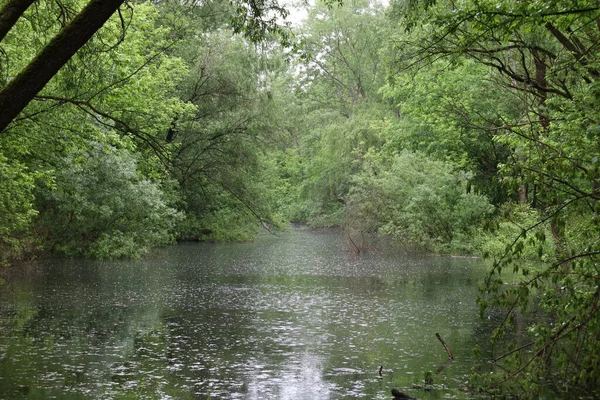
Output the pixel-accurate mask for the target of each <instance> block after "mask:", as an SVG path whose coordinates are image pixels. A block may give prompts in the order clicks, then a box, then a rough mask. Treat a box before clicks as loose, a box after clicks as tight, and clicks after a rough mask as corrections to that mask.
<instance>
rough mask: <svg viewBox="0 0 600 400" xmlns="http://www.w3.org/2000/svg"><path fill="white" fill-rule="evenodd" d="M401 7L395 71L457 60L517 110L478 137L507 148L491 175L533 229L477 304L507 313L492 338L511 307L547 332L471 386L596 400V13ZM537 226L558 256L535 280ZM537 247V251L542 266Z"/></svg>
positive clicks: (591, 7)
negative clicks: (481, 70)
mask: <svg viewBox="0 0 600 400" xmlns="http://www.w3.org/2000/svg"><path fill="white" fill-rule="evenodd" d="M400 4H401V3H397V6H400ZM409 5H410V6H412V7H411V8H410V9H409V12H408V13H406V14H405V15H406V16H407V17H405V18H403V20H402V29H403V30H404V29H408V30H409V33H402V35H403V39H400V40H398V41H397V43H398V47H397V49H398V50H399V52H398V54H400V55H401V56H400V58H399V59H398V65H404V66H409V67H416V66H419V65H423V63H430V62H432V60H435V59H452V60H454V59H457V58H461V57H466V58H468V59H470V60H473V61H474V62H476V63H478V64H480V65H483V66H487V67H489V68H490V71H493V72H494V73H495V75H494V77H495V81H496V87H497V89H496V90H499V91H502V93H504V94H505V95H506V96H510V97H513V98H514V99H515V101H516V102H519V103H520V104H521V106H520V107H519V108H520V109H521V112H520V113H517V114H516V115H513V116H512V117H511V118H500V119H497V120H488V121H485V122H484V123H483V124H481V126H480V127H479V129H480V130H481V131H482V132H493V133H494V140H496V141H498V142H501V143H504V144H506V145H508V146H509V148H510V149H511V150H512V152H511V154H510V155H509V158H508V160H507V162H506V163H505V164H503V165H500V174H501V177H502V179H503V180H504V181H505V182H506V183H507V184H508V185H507V187H509V188H511V189H512V191H513V193H517V192H519V191H520V192H521V195H522V194H523V188H524V185H525V186H526V187H528V188H530V192H531V193H530V195H529V196H527V197H526V199H527V200H528V201H530V202H531V203H532V204H533V205H534V206H535V207H537V209H538V210H539V220H538V221H537V222H536V223H535V224H533V225H532V226H529V227H524V228H523V229H522V230H521V233H520V235H519V236H518V237H517V238H515V240H514V242H513V243H512V245H510V246H508V247H507V249H506V251H505V253H504V255H503V256H502V257H500V258H499V259H496V260H495V262H494V267H493V269H492V271H491V273H490V276H489V278H488V280H487V282H486V285H485V287H484V288H483V289H482V296H481V299H480V304H481V306H482V310H486V309H488V308H489V307H490V306H491V305H502V306H505V307H506V310H507V311H506V317H505V318H504V320H503V321H504V322H503V323H502V325H501V326H500V327H499V329H498V330H497V331H496V336H495V339H499V338H501V337H502V336H503V334H505V333H506V332H507V331H509V330H510V329H511V327H512V325H511V323H512V321H514V320H515V314H516V313H517V312H518V310H519V309H521V310H524V309H527V307H528V306H530V305H531V304H532V303H534V304H535V306H537V307H539V309H541V310H543V311H546V312H547V315H546V318H548V320H549V321H550V324H548V323H546V322H545V323H535V324H532V325H531V326H530V328H529V331H530V333H532V334H534V336H533V338H532V339H533V344H532V345H530V346H525V347H522V348H519V349H514V350H515V351H514V352H512V351H511V352H509V350H511V349H510V348H509V349H505V350H506V352H505V354H506V356H500V357H497V356H496V355H492V357H493V358H494V359H495V360H496V361H500V360H502V362H503V363H506V365H505V368H506V372H504V373H493V374H486V373H484V374H482V376H479V377H478V378H477V380H476V381H475V382H480V383H485V385H484V386H485V387H486V388H487V389H488V390H498V389H499V388H501V387H505V388H507V389H508V390H512V391H519V392H520V393H521V394H522V395H524V396H532V397H535V396H537V394H538V393H539V392H538V390H539V384H540V382H542V381H544V382H546V383H547V386H550V388H551V389H553V390H555V391H556V392H558V393H563V392H564V391H566V390H569V391H571V390H581V391H583V392H585V393H586V394H587V395H590V394H592V395H593V394H596V395H597V393H598V391H599V390H600V389H599V388H600V383H599V382H598V380H597V377H598V376H599V375H600V374H599V372H598V368H597V363H596V362H595V360H596V359H597V357H598V349H597V348H595V345H594V344H593V342H594V339H592V338H594V337H596V336H597V334H598V332H599V330H600V326H599V324H598V318H597V314H598V302H599V298H600V292H599V291H598V286H597V280H598V271H597V264H598V261H599V258H598V257H599V255H600V249H599V248H598V242H597V239H596V238H597V236H598V233H599V232H600V229H599V226H598V223H597V221H598V212H599V210H600V205H599V202H598V200H599V199H600V198H599V196H598V190H597V188H598V183H597V182H598V179H599V169H598V167H597V159H596V155H597V154H598V153H599V150H600V149H599V147H598V146H599V143H600V140H599V139H600V138H599V137H598V130H597V129H596V127H597V113H596V111H595V110H597V108H598V104H597V97H596V94H597V89H598V66H599V65H600V63H599V61H600V59H598V57H597V54H598V52H597V50H596V49H597V44H598V37H599V34H600V33H599V30H598V25H597V24H596V21H597V20H598V18H599V17H600V8H599V7H598V4H597V2H594V1H543V2H542V1H529V2H513V1H500V2H498V1H462V2H460V4H455V2H449V3H446V2H435V1H433V2H432V1H427V2H409ZM424 9H426V11H427V12H426V13H425V12H423V10H424ZM521 197H522V198H524V196H521ZM546 222H549V224H550V231H551V234H552V237H553V240H554V241H555V246H551V247H550V248H554V249H556V254H552V255H550V256H551V258H553V260H554V261H553V262H552V263H550V264H549V265H547V266H545V267H544V268H541V269H540V270H538V271H535V272H533V271H531V269H530V268H528V267H527V266H526V265H524V264H523V263H521V262H518V261H517V260H518V258H519V257H520V256H521V255H522V254H523V250H524V248H525V247H526V246H525V244H526V242H532V243H540V242H541V244H543V242H544V240H545V235H544V233H543V231H540V230H537V229H536V228H537V227H539V226H541V225H542V224H544V223H546ZM536 230H537V233H536V234H535V235H534V234H533V233H534V232H536ZM545 248H546V247H544V246H542V245H540V252H541V253H542V254H540V256H543V252H544V249H545ZM507 266H510V267H511V268H512V269H513V271H514V273H516V274H520V276H521V282H520V283H519V284H518V285H516V286H512V287H510V286H509V287H507V286H506V285H504V284H503V283H504V278H503V275H501V272H502V270H503V268H505V267H507ZM532 293H535V296H533V295H531V294H532ZM536 298H538V299H539V302H536V301H535V299H536ZM496 348H498V347H496ZM508 355H510V357H508Z"/></svg>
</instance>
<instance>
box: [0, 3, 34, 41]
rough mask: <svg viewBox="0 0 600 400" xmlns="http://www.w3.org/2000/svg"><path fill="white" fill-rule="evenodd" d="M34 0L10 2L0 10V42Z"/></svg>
mask: <svg viewBox="0 0 600 400" xmlns="http://www.w3.org/2000/svg"><path fill="white" fill-rule="evenodd" d="M34 1H35V0H11V1H9V2H8V3H6V4H5V5H4V7H2V10H0V42H1V41H2V40H4V37H5V36H6V34H7V33H8V31H10V30H11V28H12V27H13V26H14V25H15V24H16V23H17V21H18V20H19V18H21V15H23V13H24V12H25V11H26V10H27V9H28V8H29V6H30V5H32V4H33V3H34Z"/></svg>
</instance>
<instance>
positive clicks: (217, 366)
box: [0, 229, 488, 400]
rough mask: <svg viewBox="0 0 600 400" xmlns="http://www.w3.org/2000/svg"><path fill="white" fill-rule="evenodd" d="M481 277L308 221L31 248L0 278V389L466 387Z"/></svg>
mask: <svg viewBox="0 0 600 400" xmlns="http://www.w3.org/2000/svg"><path fill="white" fill-rule="evenodd" d="M484 275H485V266H484V265H483V262H482V261H481V260H478V259H472V258H457V257H441V256H408V255H403V254H401V253H395V252H384V251H373V252H370V253H367V254H358V255H357V254H354V253H352V252H349V251H347V243H346V239H345V237H344V236H343V234H341V233H340V232H337V231H311V230H307V229H293V230H292V231H290V232H286V233H282V234H280V235H278V236H273V235H268V234H264V235H260V236H259V237H258V238H257V240H256V241H254V242H251V243H230V244H210V243H186V244H180V245H177V246H172V247H169V248H166V249H163V250H161V251H159V252H157V253H156V254H154V255H152V256H151V257H149V258H147V259H144V260H135V261H131V260H129V261H89V260H57V261H48V262H43V263H40V264H39V265H37V266H36V267H30V268H29V269H28V270H27V271H24V272H22V273H21V274H19V275H18V276H15V277H12V278H11V279H7V282H5V283H4V285H3V286H1V287H0V398H2V399H19V398H29V399H47V398H61V399H88V398H93V399H109V398H110V399H113V398H114V399H117V398H118V399H266V400H270V399H275V400H276V399H290V400H291V399H294V400H296V399H299V400H302V399H306V400H318V399H323V400H325V399H369V400H372V399H390V398H391V394H390V389H391V388H394V387H395V388H398V389H400V390H402V391H404V392H406V393H409V394H411V395H413V396H416V397H418V398H420V399H441V398H458V399H462V398H465V399H466V398H469V394H467V393H464V392H462V391H461V390H459V389H460V388H462V387H464V386H465V384H466V382H467V379H468V375H469V371H470V368H471V366H472V365H473V363H474V362H477V361H481V360H476V359H473V357H472V355H471V353H472V348H473V347H474V346H475V345H476V344H480V345H481V346H483V347H485V338H486V335H487V334H488V332H487V328H486V326H485V321H481V320H479V319H478V309H477V306H476V305H475V298H476V296H477V288H478V285H479V284H480V283H481V281H482V279H483V277H484ZM436 333H440V334H441V336H442V337H443V338H444V339H445V341H446V342H447V343H448V345H449V347H450V349H451V350H452V352H453V353H454V355H455V360H454V361H451V362H450V361H448V356H447V355H446V352H445V350H444V348H443V347H442V345H441V343H440V342H439V341H438V339H437V338H436V336H435V334H436ZM380 366H383V370H382V376H380V375H379V373H378V370H379V367H380ZM427 372H431V374H432V377H433V389H432V390H430V391H424V390H422V389H418V388H414V387H413V385H415V384H417V385H419V384H422V383H423V380H424V376H425V374H426V373H427Z"/></svg>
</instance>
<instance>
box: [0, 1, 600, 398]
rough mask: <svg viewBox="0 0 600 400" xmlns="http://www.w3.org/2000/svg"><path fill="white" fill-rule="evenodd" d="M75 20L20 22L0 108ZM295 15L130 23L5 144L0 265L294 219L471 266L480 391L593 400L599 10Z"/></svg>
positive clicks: (162, 10)
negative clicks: (465, 259)
mask: <svg viewBox="0 0 600 400" xmlns="http://www.w3.org/2000/svg"><path fill="white" fill-rule="evenodd" d="M7 3H8V2H7V1H3V2H0V4H2V5H4V4H7ZM85 3H86V2H85V1H82V0H69V1H45V2H35V4H34V5H33V6H32V7H31V8H30V9H28V10H27V11H26V12H25V14H24V16H23V17H21V18H19V19H18V21H17V23H16V24H15V26H14V27H12V29H10V31H9V32H8V34H7V36H6V37H5V38H4V39H3V40H2V41H1V42H0V44H1V46H2V49H1V50H2V52H1V54H0V90H1V88H2V87H5V86H6V85H7V83H8V82H10V81H11V79H12V78H14V76H15V75H16V74H17V73H18V72H19V71H21V70H22V69H23V68H24V67H26V66H27V65H28V63H29V61H30V60H31V58H32V57H33V56H34V55H35V54H37V53H38V52H39V51H40V49H42V48H43V47H44V45H45V44H46V43H47V42H48V41H49V40H50V38H51V37H52V36H53V35H54V34H55V33H56V32H58V31H59V30H60V29H61V27H62V26H63V25H65V24H67V23H68V21H69V20H70V19H71V18H72V17H73V15H75V14H76V13H77V10H79V9H80V8H81V7H82V6H83V5H84V4H85ZM306 7H307V12H308V19H307V20H306V21H305V23H304V24H303V25H301V26H300V27H297V28H295V29H294V30H292V29H289V27H287V26H286V25H285V24H284V23H282V22H281V21H282V20H281V19H280V18H281V17H282V16H285V15H287V11H286V10H284V9H282V8H281V7H280V5H279V4H277V3H276V2H244V1H240V2H227V1H220V0H215V1H212V2H203V3H202V4H200V3H199V2H195V1H189V2H186V1H164V2H163V1H161V2H142V1H139V2H137V1H131V2H128V3H126V6H124V7H122V8H121V11H120V12H119V13H118V15H115V16H113V18H112V19H111V20H110V21H109V22H108V23H106V24H105V26H104V27H103V28H102V29H101V30H100V31H99V32H97V34H96V35H95V36H94V37H93V38H92V39H91V40H90V41H89V42H88V43H87V44H86V46H85V47H84V48H83V49H81V50H80V51H79V52H78V53H77V55H76V56H75V57H73V58H72V59H71V60H70V61H69V63H68V64H67V65H66V66H65V67H64V68H62V69H61V70H60V72H59V73H58V74H57V75H56V76H54V78H53V79H52V80H51V81H50V82H49V83H48V84H47V85H46V87H45V88H44V89H43V91H42V92H40V93H39V94H38V95H37V96H36V97H35V98H34V100H33V101H32V102H31V103H30V104H29V105H28V106H27V108H26V109H25V111H24V112H23V113H21V115H20V116H19V117H18V118H17V119H15V120H14V121H13V123H12V124H11V125H10V126H9V128H8V129H6V130H5V131H3V132H1V133H0V135H1V136H0V180H1V182H2V184H1V185H0V207H1V210H0V211H1V212H0V251H1V252H2V257H1V262H2V263H7V262H8V261H10V260H18V259H24V258H27V257H31V256H33V255H36V254H42V253H58V254H62V255H67V256H78V255H82V256H91V257H100V258H111V257H128V256H129V257H131V256H133V257H137V256H141V255H143V254H144V253H146V252H148V251H151V249H152V248H155V247H156V246H159V245H162V244H167V243H172V242H173V241H175V240H177V239H180V240H181V239H194V240H248V239H251V238H252V237H253V236H254V235H255V234H256V232H257V231H258V230H259V229H260V227H261V226H263V227H265V228H267V229H273V228H277V227H281V226H283V225H284V224H285V222H286V221H293V222H302V223H307V224H309V225H313V226H341V227H343V228H344V229H345V230H346V232H347V234H348V238H349V240H350V241H351V242H352V246H351V248H353V249H354V250H357V251H363V250H370V246H371V245H372V241H373V240H376V238H381V237H384V238H388V239H391V240H392V241H394V242H396V243H399V244H401V245H402V246H404V247H405V248H407V249H410V250H419V251H433V252H444V253H467V254H480V255H484V256H487V257H490V258H491V259H492V260H493V267H492V268H491V272H490V275H489V277H488V280H487V282H486V285H485V287H483V288H482V292H481V296H480V299H479V302H480V305H481V307H482V313H483V314H484V315H485V313H487V312H490V310H492V311H494V312H496V311H497V310H504V312H505V318H503V322H502V324H501V326H500V327H499V329H498V330H497V331H496V332H495V334H494V337H493V340H495V341H496V342H497V346H495V348H496V349H497V351H498V352H499V354H493V355H491V358H492V359H495V360H496V364H502V367H503V370H502V372H500V371H499V370H495V371H493V373H487V372H481V373H479V372H477V371H475V372H474V374H473V386H474V387H481V388H483V389H485V390H488V391H492V392H496V391H501V390H506V391H509V392H513V393H519V394H520V395H523V396H531V397H536V396H537V395H538V394H539V393H540V391H541V390H554V391H556V392H557V393H561V394H562V393H564V392H566V391H576V392H578V393H587V394H589V395H591V396H598V395H599V393H600V381H599V380H598V379H599V378H598V377H599V376H600V369H599V367H598V365H600V364H599V363H598V362H597V360H598V358H599V357H600V353H599V352H600V349H598V348H597V346H595V342H594V340H595V338H596V337H597V335H598V333H599V332H600V325H599V324H600V323H599V322H598V317H597V314H598V309H599V307H600V289H599V286H598V280H599V274H598V262H599V261H600V260H599V255H600V247H599V246H600V243H599V241H598V238H599V237H600V225H599V224H600V223H599V221H600V218H599V217H598V213H599V211H600V204H599V201H598V200H599V199H600V194H599V191H600V159H599V157H600V125H599V123H600V122H599V121H598V111H597V110H598V109H600V100H599V98H600V84H599V81H600V80H599V77H600V59H599V58H598V43H599V41H600V31H599V30H598V26H599V25H598V23H597V21H598V20H600V8H599V7H598V3H597V2H596V1H592V0H569V1H558V0H553V1H547V0H545V1H541V0H540V1H538V0H532V1H510V0H500V1H491V0H458V1H441V0H440V1H435V0H426V1H420V0H410V1H409V0H397V1H395V2H392V3H391V4H390V6H389V7H384V6H383V5H381V4H379V3H377V2H369V1H368V0H360V1H354V2H347V3H345V4H342V5H337V4H333V2H331V1H327V2H317V3H316V4H314V5H306ZM523 260H529V261H543V262H544V264H541V263H540V264H536V266H535V267H530V266H528V265H529V264H526V263H525V262H524V261H523ZM507 271H511V273H510V274H507ZM507 283H510V284H507ZM532 310H533V311H535V312H536V313H538V315H541V316H542V317H541V318H540V319H539V320H538V322H537V323H536V322H531V323H529V324H528V325H527V329H525V330H523V329H521V331H519V329H520V328H518V327H517V326H516V325H515V321H522V319H523V317H522V314H523V313H525V312H531V311H532ZM539 321H543V322H541V323H540V322H539ZM507 335H508V337H510V335H517V336H519V337H521V338H523V337H529V336H530V337H531V338H530V339H531V344H529V345H527V346H522V347H521V348H518V349H513V348H511V346H510V345H508V348H507V347H506V346H504V344H505V343H506V342H507V340H506V337H507ZM508 342H510V340H508ZM511 350H516V351H514V352H511ZM504 355H506V356H504ZM542 387H543V388H544V389H541V388H542Z"/></svg>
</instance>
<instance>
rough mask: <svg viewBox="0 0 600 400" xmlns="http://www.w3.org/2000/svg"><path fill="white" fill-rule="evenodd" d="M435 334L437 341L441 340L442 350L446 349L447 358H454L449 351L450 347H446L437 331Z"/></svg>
mask: <svg viewBox="0 0 600 400" xmlns="http://www.w3.org/2000/svg"><path fill="white" fill-rule="evenodd" d="M435 336H437V338H438V339H439V341H440V342H442V346H444V350H446V354H448V358H449V359H451V360H454V356H453V355H452V352H451V351H450V347H448V345H447V344H446V342H444V339H442V336H441V335H440V334H439V333H436V334H435Z"/></svg>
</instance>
